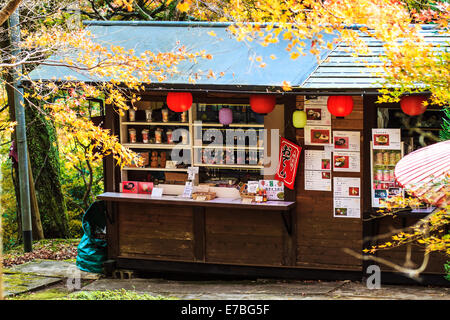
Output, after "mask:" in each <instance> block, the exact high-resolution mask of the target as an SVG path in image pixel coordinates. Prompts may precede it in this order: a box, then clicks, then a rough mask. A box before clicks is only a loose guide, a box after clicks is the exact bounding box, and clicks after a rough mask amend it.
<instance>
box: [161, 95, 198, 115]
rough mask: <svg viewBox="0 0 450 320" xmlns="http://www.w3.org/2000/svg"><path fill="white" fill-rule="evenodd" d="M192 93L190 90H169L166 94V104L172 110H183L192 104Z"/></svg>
mask: <svg viewBox="0 0 450 320" xmlns="http://www.w3.org/2000/svg"><path fill="white" fill-rule="evenodd" d="M192 101H193V100H192V94H191V93H190V92H169V93H168V94H167V99H166V102H167V106H168V107H169V109H170V110H172V111H174V112H184V111H187V110H189V109H190V108H191V106H192Z"/></svg>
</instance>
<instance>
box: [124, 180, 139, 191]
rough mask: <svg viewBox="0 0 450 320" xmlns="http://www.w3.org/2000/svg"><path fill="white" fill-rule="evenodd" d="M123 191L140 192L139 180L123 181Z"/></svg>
mask: <svg viewBox="0 0 450 320" xmlns="http://www.w3.org/2000/svg"><path fill="white" fill-rule="evenodd" d="M122 192H123V193H138V182H137V181H123V182H122Z"/></svg>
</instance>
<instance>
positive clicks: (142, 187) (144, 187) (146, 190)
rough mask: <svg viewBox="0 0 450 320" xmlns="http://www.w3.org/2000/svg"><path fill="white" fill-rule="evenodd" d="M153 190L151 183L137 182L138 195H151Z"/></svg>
mask: <svg viewBox="0 0 450 320" xmlns="http://www.w3.org/2000/svg"><path fill="white" fill-rule="evenodd" d="M152 190H153V182H139V183H138V193H143V194H151V193H152Z"/></svg>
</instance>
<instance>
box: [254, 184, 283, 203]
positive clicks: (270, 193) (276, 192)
mask: <svg viewBox="0 0 450 320" xmlns="http://www.w3.org/2000/svg"><path fill="white" fill-rule="evenodd" d="M259 188H260V189H264V190H266V192H267V200H284V183H283V182H282V181H278V180H259Z"/></svg>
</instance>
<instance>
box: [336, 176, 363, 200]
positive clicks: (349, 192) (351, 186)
mask: <svg viewBox="0 0 450 320" xmlns="http://www.w3.org/2000/svg"><path fill="white" fill-rule="evenodd" d="M333 193H334V197H335V198H342V197H343V198H346V197H349V198H359V197H360V196H361V179H360V178H347V177H334V178H333Z"/></svg>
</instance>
